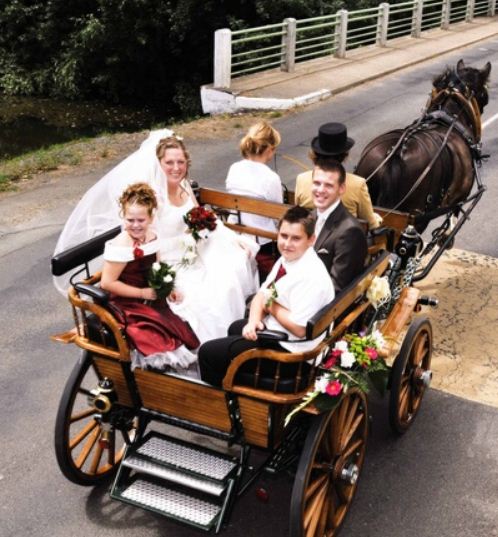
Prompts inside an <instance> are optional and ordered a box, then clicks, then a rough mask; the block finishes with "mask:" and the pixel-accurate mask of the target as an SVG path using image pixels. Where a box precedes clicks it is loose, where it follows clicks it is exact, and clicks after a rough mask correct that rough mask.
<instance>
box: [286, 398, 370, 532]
mask: <svg viewBox="0 0 498 537" xmlns="http://www.w3.org/2000/svg"><path fill="white" fill-rule="evenodd" d="M367 436H368V416H367V401H366V397H365V394H364V393H363V392H361V391H359V390H357V389H352V390H350V391H349V392H348V393H347V394H346V395H344V396H343V397H342V399H341V401H340V402H339V404H338V405H337V406H336V407H335V408H334V410H332V411H331V412H329V413H323V414H320V415H319V416H316V417H314V418H313V422H312V424H311V427H310V429H309V431H308V435H307V437H306V441H305V444H304V448H303V451H302V454H301V458H300V460H299V466H298V470H297V473H296V479H295V481H294V487H293V489H292V499H291V515H290V537H323V536H326V537H334V536H335V535H337V532H338V530H339V528H340V526H341V525H342V523H343V521H344V518H345V516H346V513H347V512H348V509H349V506H350V505H351V502H352V501H353V497H354V494H355V492H356V488H357V481H358V477H359V474H360V471H361V468H362V466H363V460H364V458H365V450H366V443H367Z"/></svg>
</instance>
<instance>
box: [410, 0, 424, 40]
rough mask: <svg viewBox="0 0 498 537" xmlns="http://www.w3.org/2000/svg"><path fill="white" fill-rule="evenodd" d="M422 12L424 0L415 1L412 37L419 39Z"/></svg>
mask: <svg viewBox="0 0 498 537" xmlns="http://www.w3.org/2000/svg"><path fill="white" fill-rule="evenodd" d="M423 12H424V0H415V3H414V4H413V15H412V37H420V35H421V33H422V15H423Z"/></svg>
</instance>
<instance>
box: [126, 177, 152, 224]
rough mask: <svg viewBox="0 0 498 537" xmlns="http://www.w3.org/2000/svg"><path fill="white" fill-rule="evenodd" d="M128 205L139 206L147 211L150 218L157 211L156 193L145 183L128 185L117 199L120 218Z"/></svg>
mask: <svg viewBox="0 0 498 537" xmlns="http://www.w3.org/2000/svg"><path fill="white" fill-rule="evenodd" d="M129 205H141V206H143V207H145V208H146V209H147V213H148V215H149V216H152V214H153V212H154V210H155V209H157V198H156V193H155V192H154V190H153V189H152V187H151V186H150V185H148V184H147V183H134V184H132V185H130V186H129V187H128V188H127V189H126V190H125V191H124V192H123V193H122V194H121V197H120V198H119V206H120V207H121V216H124V214H125V210H126V207H128V206H129Z"/></svg>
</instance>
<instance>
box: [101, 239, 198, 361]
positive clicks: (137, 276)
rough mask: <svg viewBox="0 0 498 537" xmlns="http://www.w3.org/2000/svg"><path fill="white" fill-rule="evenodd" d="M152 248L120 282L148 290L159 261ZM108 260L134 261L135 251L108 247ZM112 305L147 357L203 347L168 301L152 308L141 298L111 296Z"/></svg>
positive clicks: (132, 263)
mask: <svg viewBox="0 0 498 537" xmlns="http://www.w3.org/2000/svg"><path fill="white" fill-rule="evenodd" d="M154 242H157V241H154ZM149 245H152V243H149V244H146V245H144V250H145V252H146V255H144V256H143V257H139V258H137V259H131V260H130V261H126V266H125V268H124V270H123V272H122V273H121V275H120V277H119V280H120V281H122V282H123V283H126V284H128V285H132V286H133V287H139V288H145V287H148V283H147V276H148V273H149V271H150V269H151V267H152V264H153V263H154V262H155V261H156V254H155V253H148V250H149V251H150V250H151V249H154V247H152V248H151V247H149ZM128 250H129V253H128ZM116 252H118V254H117V255H116ZM123 253H124V258H123ZM104 257H105V259H106V260H108V261H117V262H123V261H125V260H126V258H127V257H133V254H132V248H129V249H128V248H124V247H116V246H112V245H110V246H109V247H106V252H105V254H104ZM110 302H111V304H112V305H113V306H115V308H114V309H116V310H117V312H116V313H117V315H118V316H119V317H121V319H120V320H121V322H123V324H124V326H125V332H126V335H127V336H128V338H129V340H130V341H131V343H132V345H133V346H134V347H135V348H136V349H137V350H138V351H139V352H140V353H142V354H143V355H144V356H149V355H151V354H155V353H162V352H165V351H174V350H176V349H177V348H178V347H180V346H181V345H182V344H183V345H185V347H187V348H188V349H195V348H197V347H198V346H199V340H198V339H197V336H196V335H195V334H194V332H193V330H192V329H191V328H190V325H189V324H188V323H186V322H185V321H183V320H182V319H181V318H180V317H178V315H176V314H175V313H173V312H172V311H171V309H170V307H169V305H168V303H167V302H166V300H156V301H154V302H152V303H151V304H150V305H149V304H144V301H143V300H141V299H138V298H128V297H121V296H116V295H111V300H110Z"/></svg>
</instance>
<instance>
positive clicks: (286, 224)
mask: <svg viewBox="0 0 498 537" xmlns="http://www.w3.org/2000/svg"><path fill="white" fill-rule="evenodd" d="M314 242H315V235H314V219H313V217H312V216H311V214H310V212H309V211H308V210H307V209H305V208H303V207H292V208H291V209H289V210H288V211H287V212H286V214H285V215H284V216H283V217H282V219H281V221H280V222H279V226H278V239H277V245H278V250H279V252H280V254H281V257H280V259H279V260H278V261H277V262H276V263H275V266H274V267H273V269H272V270H271V272H270V274H269V275H268V277H267V279H266V280H265V282H264V283H263V285H262V286H261V288H260V290H259V292H258V293H257V294H256V296H255V297H254V299H253V300H252V302H251V308H250V312H249V319H248V320H240V321H236V322H235V323H233V324H232V325H231V327H230V328H229V332H228V333H229V335H228V336H227V337H225V338H220V339H215V340H212V341H208V342H206V343H204V344H203V345H202V346H201V348H200V349H199V365H200V369H201V378H202V379H203V380H205V381H206V382H209V383H210V384H213V385H215V386H221V383H222V381H223V377H224V376H225V374H226V370H227V369H228V366H229V365H230V362H231V360H232V359H233V358H235V357H236V356H238V355H239V354H240V353H242V352H244V351H245V350H248V349H251V348H258V347H259V348H261V347H263V348H271V349H275V350H280V351H286V352H304V351H308V350H311V349H313V348H314V347H315V346H316V345H317V344H318V343H319V341H320V340H321V339H323V335H322V336H320V337H318V338H316V339H314V340H312V341H308V340H305V339H304V338H305V335H306V323H307V321H308V320H309V319H310V318H311V317H313V315H315V314H316V313H317V312H318V311H319V310H320V309H322V308H323V307H324V306H326V305H327V304H329V303H330V302H331V301H332V300H333V299H334V287H333V284H332V281H331V279H330V275H329V273H328V272H327V269H326V268H325V266H324V264H323V263H322V261H321V260H320V258H319V257H318V255H317V254H316V252H315V251H314V249H313V243H314ZM264 328H267V329H269V330H279V331H282V332H284V333H286V334H287V336H288V341H287V340H285V341H280V342H278V341H268V340H264V341H258V331H260V330H263V329H264ZM241 335H242V337H241ZM251 368H252V369H254V365H253V364H251V363H249V364H246V365H244V366H242V368H241V369H243V370H244V371H246V372H250V370H251ZM274 368H275V365H274V363H272V362H270V361H265V363H264V364H263V367H262V372H261V373H262V374H263V375H265V374H271V372H270V371H272V370H273V369H274ZM265 370H266V371H265ZM296 370H297V366H296V364H282V366H281V375H282V376H283V377H292V376H293V375H295V373H296Z"/></svg>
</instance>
